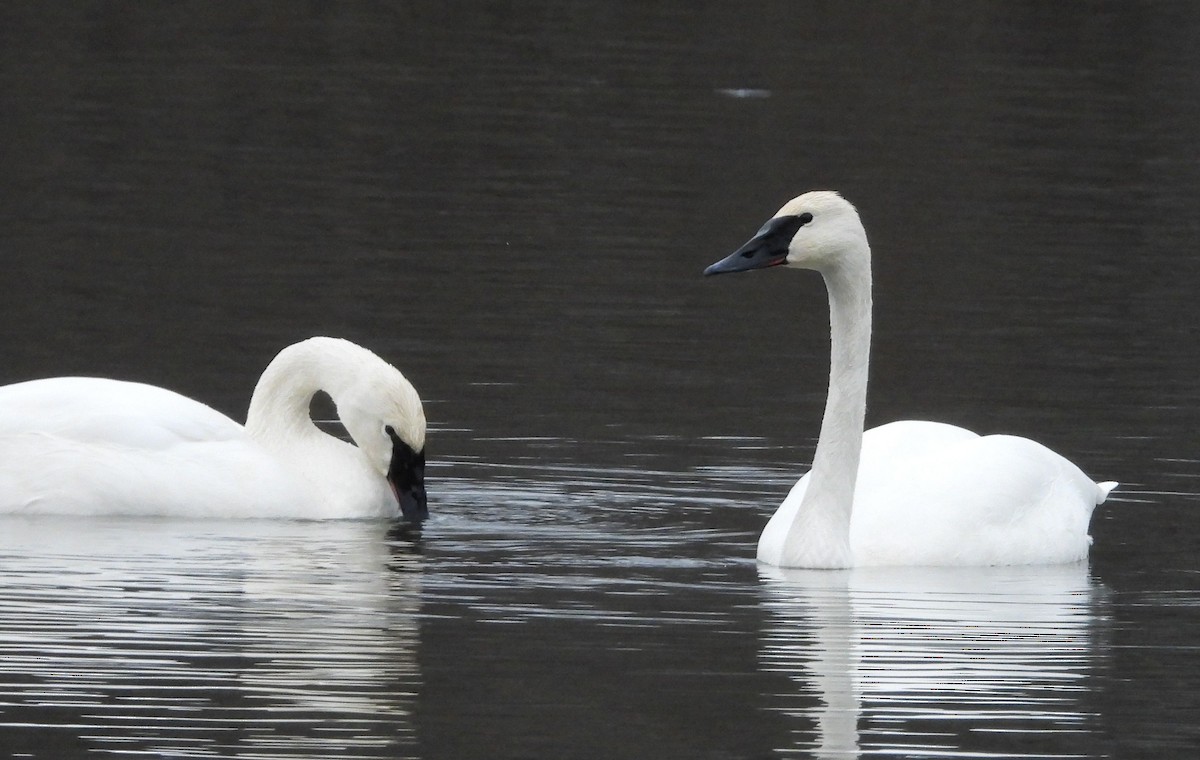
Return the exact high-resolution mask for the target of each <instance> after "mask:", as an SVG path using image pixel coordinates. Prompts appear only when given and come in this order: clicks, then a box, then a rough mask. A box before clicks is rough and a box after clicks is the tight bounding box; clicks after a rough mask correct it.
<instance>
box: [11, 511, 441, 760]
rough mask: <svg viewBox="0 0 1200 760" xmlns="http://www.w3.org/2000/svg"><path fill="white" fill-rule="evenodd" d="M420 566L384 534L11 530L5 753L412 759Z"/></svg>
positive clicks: (312, 529)
mask: <svg viewBox="0 0 1200 760" xmlns="http://www.w3.org/2000/svg"><path fill="white" fill-rule="evenodd" d="M420 562H421V558H420V556H418V555H415V554H412V553H410V552H409V551H408V548H407V547H406V546H405V544H403V543H402V542H397V541H395V540H390V539H389V536H388V535H387V527H386V526H385V525H382V524H378V523H355V522H343V523H330V522H320V523H317V522H307V523H306V522H280V521H228V522H220V521H219V522H199V521H192V522H187V521H183V522H181V521H152V520H130V519H120V520H118V519H90V520H82V521H81V520H74V521H69V520H67V519H64V518H51V517H41V518H5V519H4V521H3V526H2V528H0V607H2V608H4V609H5V610H6V613H5V614H4V615H3V616H0V683H3V686H0V703H2V704H3V705H4V708H3V712H2V713H0V732H2V733H3V736H4V738H5V744H6V746H8V747H9V748H10V749H11V750H12V751H14V752H16V753H20V752H21V751H22V750H24V751H27V752H34V753H35V754H36V752H37V751H38V748H43V749H44V748H45V747H46V746H54V745H55V744H64V745H65V746H73V747H77V748H86V749H84V750H83V751H85V752H87V751H90V752H102V753H104V754H105V755H107V756H115V757H122V756H128V757H133V756H144V755H146V754H151V755H155V756H158V755H160V754H165V755H166V756H199V755H205V756H210V755H215V756H223V757H224V756H235V757H238V756H253V757H256V758H270V757H295V756H298V755H306V756H328V755H334V754H336V755H339V756H353V757H364V758H371V757H388V758H391V757H413V756H415V751H416V750H415V743H416V742H415V736H414V731H413V725H412V713H413V704H414V701H415V699H416V694H417V691H418V687H419V685H420V683H419V682H420V674H419V672H418V668H417V657H416V649H417V643H418V626H417V612H418V606H419V598H420V597H419V594H420V590H421V589H420V578H421V574H420V573H419V572H409V571H410V570H411V571H415V570H419V569H420ZM38 756H40V755H38Z"/></svg>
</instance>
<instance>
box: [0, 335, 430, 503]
mask: <svg viewBox="0 0 1200 760" xmlns="http://www.w3.org/2000/svg"><path fill="white" fill-rule="evenodd" d="M321 390H324V391H326V392H327V393H329V395H330V397H332V398H333V400H334V402H335V403H336V404H337V409H338V416H339V417H340V418H341V420H342V422H343V424H344V425H345V427H346V430H347V431H348V432H349V433H350V436H351V437H352V438H353V439H354V442H355V443H356V444H358V445H357V446H354V445H351V444H348V443H346V442H345V441H341V440H338V439H337V438H335V437H333V436H331V435H328V434H326V433H323V432H321V431H320V430H318V429H317V427H316V426H315V425H314V424H313V422H312V419H311V418H310V416H309V403H310V402H311V400H312V398H313V395H314V394H315V393H317V392H318V391H321ZM424 447H425V414H424V412H423V411H422V407H421V399H420V398H419V397H418V396H417V392H416V390H414V389H413V387H412V385H411V384H410V383H409V382H408V381H407V380H406V379H405V378H404V376H403V375H401V374H400V372H399V371H398V370H397V369H396V368H395V367H393V366H391V365H390V364H388V363H387V362H385V361H383V360H382V359H380V358H379V357H378V356H376V355H375V354H373V353H371V352H370V351H368V350H366V349H365V348H360V347H359V346H356V345H355V344H353V343H350V342H349V341H345V340H338V339H334V338H310V339H309V340H306V341H303V342H301V343H297V344H295V345H293V346H290V347H288V348H285V349H284V350H283V351H281V352H280V353H279V355H278V356H276V357H275V359H274V360H273V361H272V362H271V363H270V365H268V367H267V369H266V371H265V372H263V375H262V378H261V379H260V380H259V382H258V385H257V386H256V387H255V389H254V395H253V397H252V398H251V400H250V411H249V413H248V414H247V420H246V427H244V428H243V427H242V426H241V425H239V424H238V423H236V422H234V421H233V420H231V419H229V418H228V417H226V416H225V415H223V414H221V413H220V412H217V411H215V410H214V409H212V408H210V407H208V406H205V405H204V404H201V403H199V402H197V401H193V400H191V399H189V398H185V397H184V396H180V395H179V394H177V393H173V392H172V391H168V390H165V389H162V388H156V387H154V386H150V385H142V384H140V383H128V382H120V381H116V380H103V379H97V378H79V377H61V378H52V379H48V380H33V381H29V382H25V383H17V384H15V385H8V386H4V387H0V512H22V513H34V512H40V513H70V514H159V515H177V516H214V515H218V516H228V517H308V518H314V517H390V516H394V515H395V514H396V513H397V507H399V508H400V510H401V511H402V512H403V513H404V515H405V516H406V517H408V518H410V519H420V518H421V517H423V516H424V512H425V487H424V483H423V478H424V466H425V455H424Z"/></svg>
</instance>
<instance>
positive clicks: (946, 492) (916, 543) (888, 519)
mask: <svg viewBox="0 0 1200 760" xmlns="http://www.w3.org/2000/svg"><path fill="white" fill-rule="evenodd" d="M776 266H787V267H793V268H799V269H811V270H814V271H816V272H818V273H819V274H820V275H821V276H822V277H823V278H824V280H825V285H826V288H827V290H828V295H829V306H830V331H831V345H830V354H831V355H830V381H829V395H828V397H827V400H826V405H825V413H824V417H823V419H822V423H821V429H820V434H819V436H818V439H817V450H816V453H815V455H814V457H813V464H812V468H811V470H810V471H809V472H808V473H807V474H806V475H804V476H803V477H802V478H800V480H799V481H798V482H797V483H796V484H795V486H794V487H793V488H792V490H791V492H790V493H789V494H788V496H787V497H786V498H785V499H784V501H783V503H782V504H781V505H780V507H779V508H778V509H777V510H776V512H775V513H774V515H773V516H772V517H771V519H770V520H769V522H768V523H767V526H766V528H765V529H764V530H763V533H762V535H761V537H760V538H759V543H758V559H759V560H760V561H762V562H765V563H768V564H772V565H779V566H784V567H808V568H827V569H835V568H848V567H855V566H868V565H960V566H968V565H1013V564H1051V563H1064V562H1075V561H1079V560H1083V559H1085V558H1086V557H1087V555H1088V549H1089V547H1090V545H1091V537H1090V536H1089V535H1088V526H1089V523H1090V521H1091V516H1092V511H1093V510H1094V509H1095V507H1096V506H1097V505H1099V504H1101V503H1103V502H1104V500H1105V499H1106V498H1107V496H1108V494H1109V492H1110V491H1111V490H1112V489H1113V488H1114V487H1116V485H1117V484H1116V483H1114V482H1111V481H1108V482H1101V483H1097V482H1094V481H1092V480H1091V479H1090V478H1089V477H1088V476H1086V475H1085V474H1084V473H1083V472H1082V470H1080V468H1079V467H1077V466H1076V465H1075V464H1073V463H1072V462H1070V461H1069V460H1067V459H1066V458H1064V457H1062V456H1060V455H1059V454H1056V453H1055V452H1053V451H1051V450H1050V449H1048V448H1046V447H1045V446H1042V445H1041V444H1039V443H1036V442H1034V441H1032V440H1029V439H1027V438H1021V437H1017V436H1009V435H987V436H979V435H977V434H975V433H973V432H971V431H969V430H965V429H963V428H960V427H956V426H953V425H948V424H944V423H940V422H929V421H924V420H903V421H898V422H891V423H888V424H886V425H881V426H879V427H876V428H873V429H871V430H867V431H865V432H864V430H863V423H864V420H865V415H866V397H867V366H868V361H869V355H870V343H871V249H870V245H869V244H868V242H867V235H866V231H865V229H864V227H863V224H862V221H861V219H860V217H859V215H858V211H857V210H856V209H855V208H854V206H853V205H851V204H850V203H849V202H848V201H846V200H845V199H844V198H842V197H841V196H840V195H839V194H837V193H835V192H831V191H813V192H808V193H804V194H803V195H800V196H798V197H796V198H793V199H792V200H791V201H788V202H787V203H786V204H784V206H783V207H782V208H781V209H780V210H779V211H778V212H777V213H776V214H775V215H774V216H773V217H772V218H771V219H770V220H768V221H767V223H766V224H764V225H763V226H762V227H761V228H760V229H759V230H758V232H757V233H755V234H754V236H753V237H751V238H750V240H748V241H747V242H746V243H745V244H744V245H742V246H741V247H740V248H738V249H737V250H736V251H734V252H733V253H732V254H730V255H729V256H726V257H725V258H724V259H721V260H720V261H718V262H716V263H715V264H713V265H711V266H709V267H708V268H707V269H705V270H704V274H705V275H714V274H724V273H730V272H744V271H749V270H752V269H762V268H766V267H776Z"/></svg>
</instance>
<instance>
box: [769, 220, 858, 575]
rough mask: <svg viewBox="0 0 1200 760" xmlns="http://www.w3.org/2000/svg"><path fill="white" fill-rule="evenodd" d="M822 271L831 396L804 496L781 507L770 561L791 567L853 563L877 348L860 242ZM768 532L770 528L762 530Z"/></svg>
mask: <svg viewBox="0 0 1200 760" xmlns="http://www.w3.org/2000/svg"><path fill="white" fill-rule="evenodd" d="M855 253H857V254H860V255H847V256H845V257H842V258H841V259H840V260H839V261H838V262H837V263H836V265H834V266H831V267H829V268H827V269H826V270H825V271H823V272H822V275H823V276H824V278H825V284H826V287H827V288H828V290H829V327H830V366H829V396H828V398H827V400H826V402H825V416H824V419H823V420H822V422H821V435H820V438H818V440H817V451H816V454H815V455H814V456H813V466H812V470H811V472H810V473H809V477H808V486H807V489H806V490H805V491H804V493H803V498H801V499H800V501H799V503H798V504H796V503H791V502H793V499H791V498H789V499H788V500H787V501H785V503H784V505H783V507H781V508H780V510H779V513H778V520H779V521H780V524H778V525H776V526H768V530H775V531H782V533H781V534H779V533H777V534H776V535H779V538H780V539H781V541H782V543H781V544H779V545H777V546H778V550H779V551H780V554H779V556H778V557H777V558H774V559H772V561H777V562H780V563H781V564H784V565H786V566H790V567H813V568H838V567H851V566H852V565H853V556H852V554H851V551H850V514H851V508H852V506H853V504H854V483H855V479H856V477H857V475H858V460H859V455H860V453H861V449H862V436H863V422H864V419H865V417H866V407H867V368H868V363H869V358H870V351H871V260H870V249H869V248H868V247H867V245H866V241H865V240H864V241H863V242H862V250H861V251H856V252H855ZM764 536H765V534H764Z"/></svg>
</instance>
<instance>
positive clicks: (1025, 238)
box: [0, 2, 1200, 760]
mask: <svg viewBox="0 0 1200 760" xmlns="http://www.w3.org/2000/svg"><path fill="white" fill-rule="evenodd" d="M1198 38H1200V7H1195V6H1193V5H1192V4H1188V3H1154V4H1149V3H1146V4H1141V3H1116V2H1112V3H1109V2H1095V3H1087V4H1071V5H1068V4H1061V5H1060V4H1049V3H1014V2H1006V3H987V2H964V3H956V4H949V3H792V2H787V3H783V2H778V3H755V4H745V3H737V4H709V3H700V4H696V3H651V4H637V5H636V7H635V4H618V3H608V2H605V3H589V2H580V3H561V4H560V3H512V4H510V3H486V4H477V3H411V4H367V3H355V4H349V3H346V4H323V3H274V4H272V3H258V4H242V3H239V4H225V5H222V6H221V7H214V6H213V5H211V4H204V3H171V4H157V5H147V4H113V3H87V2H66V3H56V4H32V3H29V4H5V5H3V6H2V7H0V96H2V98H3V104H4V107H3V108H0V166H2V167H3V169H2V170H0V193H2V196H0V197H2V200H3V202H2V203H0V265H2V269H0V271H3V272H4V277H3V279H2V280H0V283H2V286H0V287H3V297H2V298H0V314H2V315H3V323H4V325H5V326H6V329H5V330H4V331H3V334H2V335H0V346H2V348H3V353H2V354H0V355H2V356H3V361H2V362H0V382H15V381H18V380H24V379H28V378H33V377H40V376H47V375H59V374H95V375H108V376H115V377H121V378H126V379H138V380H143V381H147V382H152V383H157V384H161V385H165V386H168V387H171V388H174V389H176V390H179V391H181V392H183V393H186V394H188V395H190V396H193V397H195V398H198V399H200V400H203V401H205V402H207V403H209V404H211V405H213V406H215V407H217V408H219V409H221V410H223V411H226V412H228V413H230V414H231V415H233V416H235V417H239V418H240V417H242V416H243V415H244V408H245V405H246V403H247V402H248V400H249V395H250V390H251V389H252V387H253V384H254V382H255V380H256V379H257V376H258V373H259V372H260V371H261V369H262V368H263V367H264V366H265V364H266V363H267V361H268V360H269V359H270V358H271V356H273V354H274V353H275V352H276V351H277V350H278V349H279V348H281V347H282V346H284V345H286V344H288V343H290V342H293V341H295V340H297V339H300V338H303V337H307V336H309V335H314V334H334V335H340V336H344V337H347V338H351V339H353V340H355V341H357V342H359V343H361V344H363V345H366V346H368V347H370V348H372V349H374V350H376V351H377V352H378V353H380V354H382V355H384V356H385V357H387V358H389V359H390V360H392V361H394V362H395V363H396V364H397V365H398V366H400V367H401V368H402V369H403V370H404V372H405V373H406V374H407V375H408V376H409V378H410V379H412V380H413V382H414V383H415V384H416V386H417V387H418V389H420V391H421V393H422V395H423V397H424V398H425V399H426V400H427V412H428V415H429V418H430V421H431V425H432V430H431V434H430V444H429V448H430V458H431V464H430V482H429V488H430V494H431V504H430V509H431V512H432V513H433V518H432V519H431V520H430V522H429V524H428V526H427V529H426V530H425V532H424V535H423V536H422V537H421V538H420V539H419V540H413V539H412V538H411V537H405V536H399V535H394V534H393V533H392V532H390V526H387V525H377V524H356V523H351V524H323V523H271V522H248V523H240V522H232V523H231V522H215V523H197V522H187V521H133V520H122V519H109V520H63V519H11V518H10V519H6V520H0V756H3V755H8V756H13V757H35V758H74V757H90V756H95V757H129V758H133V757H242V758H278V757H292V758H294V757H356V758H358V757H361V758H391V757H413V758H425V759H426V760H434V759H437V758H472V757H479V758H535V757H539V758H540V757H555V758H574V757H578V758H593V757H658V758H767V757H823V758H824V757H829V758H833V757H838V758H844V757H854V756H858V755H875V754H879V755H888V756H900V757H981V756H982V757H1014V756H1020V757H1038V758H1047V757H1052V758H1060V757H1072V758H1101V757H1160V758H1167V757H1172V758H1173V757H1178V758H1191V757H1193V756H1194V754H1195V749H1196V747H1197V746H1200V728H1197V721H1196V716H1197V715H1200V657H1198V656H1197V655H1198V652H1197V644H1196V642H1197V641H1198V640H1200V573H1198V570H1200V560H1198V559H1197V557H1198V552H1200V538H1197V536H1198V535H1200V530H1198V529H1200V513H1198V510H1200V486H1198V479H1200V444H1198V443H1197V434H1196V431H1197V430H1200V411H1198V410H1200V403H1198V396H1200V394H1198V393H1197V380H1196V378H1197V368H1198V367H1200V341H1197V340H1196V337H1197V335H1196V333H1197V324H1200V319H1198V317H1200V304H1198V299H1197V298H1196V297H1195V294H1196V292H1197V286H1198V285H1200V259H1198V258H1197V256H1196V251H1197V250H1198V243H1200V213H1197V209H1198V208H1200V158H1198V157H1200V98H1197V93H1198V92H1200V47H1198V46H1197V45H1196V44H1195V41H1196V39H1198ZM812 188H834V189H838V190H841V191H842V192H843V193H844V194H845V195H846V196H847V197H848V198H849V199H850V200H852V201H853V202H854V203H855V204H856V205H857V206H858V207H859V209H860V211H861V213H862V215H863V218H864V220H865V223H866V225H867V228H868V232H869V234H870V236H871V239H872V243H873V247H874V250H875V275H876V321H877V324H876V330H875V334H876V339H875V348H874V354H873V367H872V387H871V397H870V409H869V412H868V416H869V422H870V423H871V424H877V423H880V422H886V421H888V420H892V419H898V418H904V417H924V418H930V419H942V420H947V421H953V422H955V423H958V424H962V425H964V426H967V427H971V428H974V429H976V430H979V431H981V432H1019V433H1021V434H1024V435H1028V436H1030V437H1033V438H1036V439H1038V440H1041V441H1043V442H1044V443H1047V444H1048V445H1050V446H1052V447H1053V448H1055V449H1057V450H1059V451H1061V452H1063V453H1064V454H1066V455H1067V456H1068V457H1069V458H1071V459H1073V460H1074V461H1076V462H1078V463H1079V464H1080V465H1081V466H1082V467H1083V468H1084V469H1085V471H1087V472H1088V473H1089V474H1091V475H1093V476H1095V477H1096V478H1097V479H1113V480H1119V481H1121V482H1122V487H1121V488H1120V489H1119V491H1118V492H1117V493H1116V494H1115V495H1114V497H1113V498H1112V499H1110V501H1109V503H1108V504H1106V505H1105V506H1104V507H1102V508H1101V509H1100V510H1099V511H1098V512H1097V515H1096V518H1095V520H1094V522H1093V535H1094V536H1095V538H1096V544H1095V547H1094V551H1093V555H1092V558H1091V560H1090V562H1089V563H1088V564H1087V565H1080V566H1073V567H1062V568H1027V569H1004V570H989V571H982V570H981V571H961V570H960V571H951V572H945V571H928V570H924V571H916V570H906V571H890V572H862V571H855V572H848V573H817V574H812V573H797V572H780V571H774V570H771V569H769V568H760V567H758V566H757V565H756V564H755V562H754V560H753V555H754V542H755V540H756V538H757V535H758V531H759V530H761V528H762V526H763V525H764V524H765V522H766V519H767V517H768V516H769V514H770V513H771V511H772V510H773V509H774V507H775V506H776V504H778V502H779V500H780V499H781V498H782V496H783V495H784V494H785V493H786V490H787V488H788V487H789V486H790V484H791V483H792V482H793V481H794V479H795V478H796V477H797V476H798V475H799V474H800V473H801V472H803V470H804V468H805V467H806V466H807V463H808V462H809V461H810V458H811V455H812V447H813V443H814V436H815V434H816V431H817V427H818V424H819V418H820V412H821V407H822V404H823V400H824V394H825V382H826V372H827V356H828V332H827V322H826V304H825V298H824V293H823V291H822V289H821V285H820V283H819V281H818V280H817V278H815V276H812V275H809V274H803V273H795V272H786V271H773V272H762V273H754V274H752V275H745V276H741V277H729V278H719V279H715V280H711V279H710V280H706V279H702V278H701V277H700V276H699V273H700V271H701V270H702V269H703V267H704V266H705V265H707V264H709V263H711V262H713V261H715V260H716V259H718V258H720V257H721V256H723V255H724V254H725V253H727V252H728V251H730V250H732V249H733V248H734V247H736V246H737V245H739V244H740V243H741V242H743V241H744V240H745V239H746V238H747V237H748V236H749V235H750V234H752V233H753V232H754V231H755V230H756V229H757V228H758V226H759V225H760V224H761V223H762V222H763V221H764V220H765V219H766V218H767V217H769V216H770V215H771V214H772V213H774V211H775V209H777V208H778V207H779V206H780V205H782V203H783V202H784V201H786V200H787V199H788V198H790V197H791V196H793V195H795V194H797V193H799V192H801V191H803V190H807V189H812Z"/></svg>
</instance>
